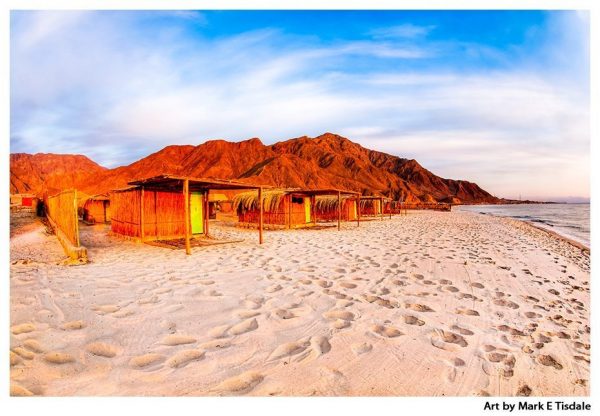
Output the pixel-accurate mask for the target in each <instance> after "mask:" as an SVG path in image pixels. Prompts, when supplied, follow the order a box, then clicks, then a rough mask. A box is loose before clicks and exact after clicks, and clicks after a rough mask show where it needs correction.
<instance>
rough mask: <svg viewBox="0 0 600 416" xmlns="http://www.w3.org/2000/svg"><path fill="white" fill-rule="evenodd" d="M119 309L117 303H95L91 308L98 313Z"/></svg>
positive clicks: (104, 313) (102, 313) (103, 313)
mask: <svg viewBox="0 0 600 416" xmlns="http://www.w3.org/2000/svg"><path fill="white" fill-rule="evenodd" d="M119 309H121V307H120V306H119V305H96V306H94V307H93V308H92V310H94V311H96V312H97V313H98V314H99V315H106V314H107V313H113V312H116V311H118V310H119Z"/></svg>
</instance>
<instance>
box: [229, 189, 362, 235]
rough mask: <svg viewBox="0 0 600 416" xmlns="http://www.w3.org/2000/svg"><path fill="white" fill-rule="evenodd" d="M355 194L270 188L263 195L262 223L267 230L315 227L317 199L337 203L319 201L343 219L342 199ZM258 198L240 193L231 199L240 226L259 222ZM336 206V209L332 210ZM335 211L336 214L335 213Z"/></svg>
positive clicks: (328, 190) (341, 191) (339, 190)
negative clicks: (328, 199)
mask: <svg viewBox="0 0 600 416" xmlns="http://www.w3.org/2000/svg"><path fill="white" fill-rule="evenodd" d="M356 195H358V194H357V193H356V192H352V191H346V190H341V189H313V190H303V189H270V190H266V191H265V192H264V193H263V195H262V198H263V200H262V205H263V206H264V214H263V221H264V224H265V225H266V226H267V227H269V228H288V229H289V228H302V227H310V226H314V225H315V224H316V223H317V210H318V208H317V199H318V198H321V197H329V198H332V199H335V201H337V202H336V203H335V204H332V203H329V204H328V205H327V203H325V202H324V201H325V200H324V199H321V202H320V206H321V207H322V208H323V207H324V206H325V205H327V206H329V207H330V208H332V209H333V210H334V211H333V212H335V216H336V219H337V220H338V228H339V221H341V219H342V210H341V209H339V207H340V206H342V204H341V201H342V198H344V199H347V198H348V197H350V196H354V197H355V196H356ZM259 202H260V201H259V200H258V198H257V195H256V194H255V193H252V192H243V193H240V194H238V195H236V196H235V197H234V199H233V209H234V210H235V211H236V212H237V215H238V220H239V223H240V225H242V226H251V227H252V226H255V225H256V224H257V223H258V210H257V208H258V206H259ZM335 207H338V208H335ZM336 210H337V211H336Z"/></svg>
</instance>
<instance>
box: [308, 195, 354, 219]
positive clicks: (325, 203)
mask: <svg viewBox="0 0 600 416" xmlns="http://www.w3.org/2000/svg"><path fill="white" fill-rule="evenodd" d="M340 203H341V205H342V221H357V220H358V197H357V196H356V195H348V194H345V195H342V197H341V201H338V198H337V196H335V195H319V196H317V198H316V201H315V215H316V217H317V218H316V219H317V221H323V222H328V221H337V219H338V205H339V204H340Z"/></svg>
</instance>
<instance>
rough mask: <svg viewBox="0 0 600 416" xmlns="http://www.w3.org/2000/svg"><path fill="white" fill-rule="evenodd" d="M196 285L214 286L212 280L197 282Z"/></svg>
mask: <svg viewBox="0 0 600 416" xmlns="http://www.w3.org/2000/svg"><path fill="white" fill-rule="evenodd" d="M197 283H198V284H201V285H205V286H208V285H213V284H215V281H214V280H198V281H197Z"/></svg>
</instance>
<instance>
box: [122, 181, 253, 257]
mask: <svg viewBox="0 0 600 416" xmlns="http://www.w3.org/2000/svg"><path fill="white" fill-rule="evenodd" d="M129 185H130V187H128V188H125V189H119V190H114V191H112V192H111V194H110V201H111V231H112V232H113V233H114V234H116V235H121V236H125V237H129V238H131V239H134V240H137V241H152V240H154V241H163V240H179V239H183V240H184V242H185V248H186V253H187V254H190V252H191V249H190V247H191V246H190V240H191V238H192V237H200V236H208V235H209V221H208V220H209V216H208V211H209V208H208V205H209V201H210V191H211V190H244V189H246V190H247V189H251V190H253V191H254V193H257V195H261V194H262V189H263V187H262V186H259V185H251V184H246V183H242V182H234V181H226V180H219V179H203V178H190V177H182V176H174V175H160V176H155V177H152V178H146V179H140V180H135V181H131V182H129ZM260 213H262V206H260V207H259V217H260ZM259 242H260V243H262V222H261V221H260V218H259Z"/></svg>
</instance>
